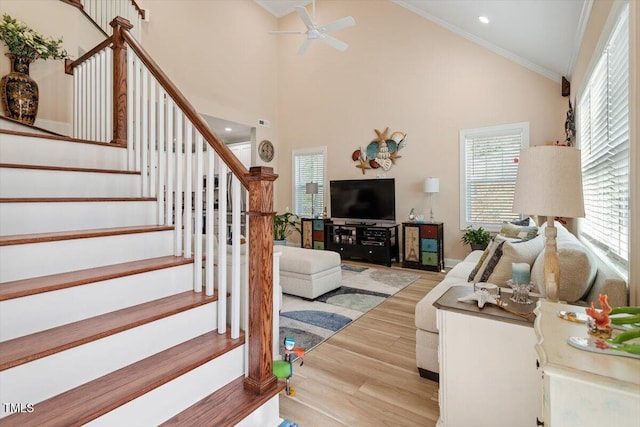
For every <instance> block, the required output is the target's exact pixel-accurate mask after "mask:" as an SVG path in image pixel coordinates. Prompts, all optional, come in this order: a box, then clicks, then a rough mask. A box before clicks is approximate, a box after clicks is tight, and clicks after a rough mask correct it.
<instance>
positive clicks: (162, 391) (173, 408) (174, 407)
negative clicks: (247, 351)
mask: <svg viewBox="0 0 640 427" xmlns="http://www.w3.org/2000/svg"><path fill="white" fill-rule="evenodd" d="M242 374H243V348H242V346H241V347H238V348H235V349H233V350H232V351H230V352H227V353H225V354H224V355H222V356H220V357H218V358H216V359H215V360H212V361H210V362H208V363H205V364H204V365H202V366H200V367H198V368H196V369H194V370H192V371H190V372H187V373H186V374H184V375H182V376H180V377H178V378H176V379H175V380H173V381H170V382H168V383H167V384H164V385H162V386H161V387H158V388H156V389H154V390H151V391H150V392H149V393H147V394H145V395H144V396H140V397H139V398H137V399H134V400H132V401H131V402H129V403H126V404H124V405H122V406H120V407H118V408H116V409H114V410H113V411H111V412H108V413H106V414H105V415H103V416H102V417H100V418H97V419H95V420H94V421H92V422H89V423H87V424H85V426H93V427H95V426H105V427H106V426H110V427H117V426H122V427H130V426H143V425H144V426H150V425H158V424H160V423H162V422H164V421H166V420H168V419H170V418H171V417H173V416H174V415H176V414H178V413H180V412H182V411H183V410H184V409H186V408H188V407H189V406H191V405H193V404H194V403H196V402H198V401H199V400H201V399H203V398H204V397H206V396H208V395H209V394H211V393H213V392H214V391H216V390H218V389H220V388H222V387H223V386H225V385H227V384H228V383H229V382H231V381H232V380H234V379H236V378H238V377H239V376H240V375H242ZM230 404H232V403H230Z"/></svg>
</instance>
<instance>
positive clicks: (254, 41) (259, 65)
mask: <svg viewBox="0 0 640 427" xmlns="http://www.w3.org/2000/svg"><path fill="white" fill-rule="evenodd" d="M142 6H143V7H144V8H146V9H149V10H150V22H149V23H148V24H146V23H145V24H143V34H142V40H143V44H144V47H145V49H146V50H147V51H148V52H149V53H150V54H151V56H152V57H153V58H154V60H155V61H156V62H157V63H158V64H159V65H160V67H161V68H162V69H163V70H164V72H165V73H167V75H168V76H169V77H170V78H171V80H172V81H173V82H174V83H175V84H176V86H177V87H178V88H179V89H180V90H181V91H182V92H183V93H184V95H185V96H186V97H187V99H188V100H189V101H190V102H191V103H192V104H193V105H194V107H195V108H196V110H197V111H199V112H200V113H202V114H207V115H210V116H214V117H219V118H223V119H226V120H231V121H234V122H238V123H244V124H247V125H251V126H257V125H258V120H259V119H266V120H269V121H271V123H272V126H271V127H270V128H265V127H257V128H256V140H257V141H258V142H259V141H261V140H262V139H270V140H272V141H273V142H274V143H275V144H277V131H278V129H277V123H276V112H277V109H276V102H277V91H278V86H277V81H276V73H277V66H276V54H277V41H276V39H275V37H273V36H269V34H268V31H270V30H274V29H276V26H277V20H276V18H274V17H273V16H272V15H271V14H269V13H268V12H267V11H265V10H264V9H263V8H261V7H259V6H258V5H256V4H255V3H254V2H253V1H250V0H216V1H200V0H180V1H177V0H144V2H142ZM254 151H255V150H254ZM278 155H279V150H276V159H277V157H278ZM254 163H255V164H260V162H259V161H254ZM273 164H274V162H272V163H270V164H267V166H272V165H273Z"/></svg>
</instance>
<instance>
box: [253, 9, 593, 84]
mask: <svg viewBox="0 0 640 427" xmlns="http://www.w3.org/2000/svg"><path fill="white" fill-rule="evenodd" d="M254 1H255V2H256V3H257V4H259V5H260V6H262V7H263V8H265V9H266V10H268V11H269V12H270V13H272V14H273V15H274V16H276V17H282V16H284V15H286V14H288V13H291V12H293V10H294V9H293V7H294V6H297V5H302V6H308V7H311V6H310V4H311V0H254ZM343 1H354V0H343ZM358 1H370V2H371V6H372V7H375V3H376V1H380V0H375V1H374V0H358ZM388 1H392V2H394V3H396V4H398V5H399V6H402V7H405V8H407V9H408V10H411V11H412V12H414V13H416V14H418V15H420V16H422V17H424V18H425V19H428V20H430V21H433V22H435V23H437V24H439V25H441V26H443V27H445V28H447V29H449V30H451V31H454V32H456V33H458V34H460V35H461V36H463V37H465V38H467V39H469V40H472V41H474V42H476V43H478V44H479V45H482V46H484V47H486V48H488V49H491V50H492V51H494V52H496V53H499V54H501V55H503V56H505V57H507V58H509V59H511V60H513V61H515V62H517V63H519V64H521V65H523V66H525V67H527V68H529V69H531V70H533V71H536V72H538V73H540V74H542V75H544V76H546V77H548V78H550V79H552V80H555V81H560V79H561V76H567V77H570V76H571V74H572V72H573V67H574V65H575V60H576V57H577V54H578V49H579V47H580V44H581V41H582V35H583V33H584V28H585V26H586V22H587V20H588V18H589V13H590V11H591V5H592V2H593V0H388ZM322 3H323V2H322V0H318V2H317V4H316V7H317V8H321V7H322ZM480 16H484V17H486V18H487V19H488V21H489V22H488V23H482V22H480V21H479V19H478V18H479V17H480ZM355 18H356V22H357V17H355Z"/></svg>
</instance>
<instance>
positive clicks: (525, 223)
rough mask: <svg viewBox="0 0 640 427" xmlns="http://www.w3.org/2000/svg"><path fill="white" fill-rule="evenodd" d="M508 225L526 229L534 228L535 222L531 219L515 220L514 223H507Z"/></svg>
mask: <svg viewBox="0 0 640 427" xmlns="http://www.w3.org/2000/svg"><path fill="white" fill-rule="evenodd" d="M505 224H506V223H505ZM509 224H513V225H520V226H526V227H535V226H536V222H535V221H534V220H533V219H531V217H529V218H525V219H517V220H515V221H509Z"/></svg>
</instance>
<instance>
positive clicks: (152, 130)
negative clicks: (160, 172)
mask: <svg viewBox="0 0 640 427" xmlns="http://www.w3.org/2000/svg"><path fill="white" fill-rule="evenodd" d="M150 78H151V80H150V82H149V94H150V97H149V150H150V153H149V190H148V191H149V197H158V183H157V182H156V175H157V171H156V168H157V161H158V154H157V152H158V150H159V149H160V148H159V147H158V140H157V139H156V118H157V114H158V105H157V100H156V93H157V91H158V90H157V86H156V79H155V78H154V77H153V76H150Z"/></svg>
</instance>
